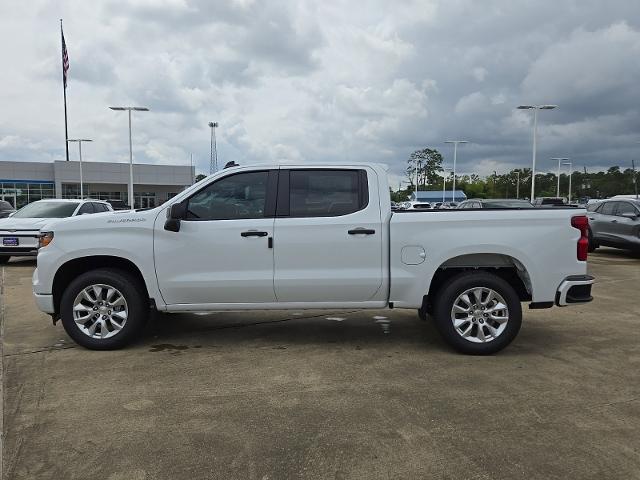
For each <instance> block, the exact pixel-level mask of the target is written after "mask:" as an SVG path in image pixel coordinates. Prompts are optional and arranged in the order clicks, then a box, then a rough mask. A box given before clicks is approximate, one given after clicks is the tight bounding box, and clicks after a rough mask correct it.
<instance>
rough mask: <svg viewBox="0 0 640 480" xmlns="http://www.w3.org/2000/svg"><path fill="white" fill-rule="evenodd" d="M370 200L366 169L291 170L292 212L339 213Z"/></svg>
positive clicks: (296, 214) (293, 214) (304, 214)
mask: <svg viewBox="0 0 640 480" xmlns="http://www.w3.org/2000/svg"><path fill="white" fill-rule="evenodd" d="M367 203H368V194H367V185H366V172H365V171H364V170H291V171H290V175H289V216H291V217H336V216H340V215H348V214H350V213H354V212H357V211H358V210H362V209H363V208H365V207H366V205H367Z"/></svg>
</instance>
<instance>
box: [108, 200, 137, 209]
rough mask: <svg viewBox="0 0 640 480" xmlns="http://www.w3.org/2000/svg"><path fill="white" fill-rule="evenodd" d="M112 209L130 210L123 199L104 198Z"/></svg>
mask: <svg viewBox="0 0 640 480" xmlns="http://www.w3.org/2000/svg"><path fill="white" fill-rule="evenodd" d="M106 202H107V203H108V204H109V205H111V208H113V209H114V210H131V207H129V205H127V204H126V203H124V200H106Z"/></svg>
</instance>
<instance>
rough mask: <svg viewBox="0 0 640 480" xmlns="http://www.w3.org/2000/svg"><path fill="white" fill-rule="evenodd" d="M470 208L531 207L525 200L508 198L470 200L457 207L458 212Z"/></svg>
mask: <svg viewBox="0 0 640 480" xmlns="http://www.w3.org/2000/svg"><path fill="white" fill-rule="evenodd" d="M470 208H533V205H531V204H530V203H529V202H528V201H526V200H519V199H510V198H472V199H470V200H465V201H464V202H460V204H459V205H458V210H460V209H470Z"/></svg>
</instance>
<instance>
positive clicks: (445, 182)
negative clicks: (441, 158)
mask: <svg viewBox="0 0 640 480" xmlns="http://www.w3.org/2000/svg"><path fill="white" fill-rule="evenodd" d="M447 171H451V169H450V168H448V167H442V203H443V204H444V196H445V190H446V184H447ZM452 201H453V200H452Z"/></svg>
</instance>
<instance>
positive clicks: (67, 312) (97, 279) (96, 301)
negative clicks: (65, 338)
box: [60, 268, 149, 350]
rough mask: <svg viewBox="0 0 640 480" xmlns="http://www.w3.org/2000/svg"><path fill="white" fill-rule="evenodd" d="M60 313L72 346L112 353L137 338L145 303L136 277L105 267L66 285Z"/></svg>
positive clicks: (140, 328) (143, 315)
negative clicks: (75, 344)
mask: <svg viewBox="0 0 640 480" xmlns="http://www.w3.org/2000/svg"><path fill="white" fill-rule="evenodd" d="M60 314H61V318H62V325H63V326H64V329H65V331H66V332H67V334H68V335H69V336H70V337H71V338H72V339H73V340H74V341H75V342H76V343H78V344H79V345H82V346H83V347H86V348H89V349H91V350H114V349H117V348H122V347H124V346H125V345H127V344H129V343H131V342H132V341H133V340H135V339H136V338H137V337H138V336H139V335H140V333H141V331H142V329H143V327H144V325H145V323H146V321H147V318H148V315H149V302H148V299H147V294H146V293H145V291H144V288H143V287H142V286H141V285H140V282H139V280H138V279H137V278H135V277H134V276H133V275H131V274H129V273H127V272H125V271H122V270H116V269H110V268H105V269H98V270H92V271H89V272H86V273H83V274H82V275H80V276H79V277H78V278H76V279H75V280H73V281H72V282H71V283H70V284H69V286H68V287H67V289H66V290H65V291H64V293H63V295H62V301H61V302H60Z"/></svg>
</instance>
